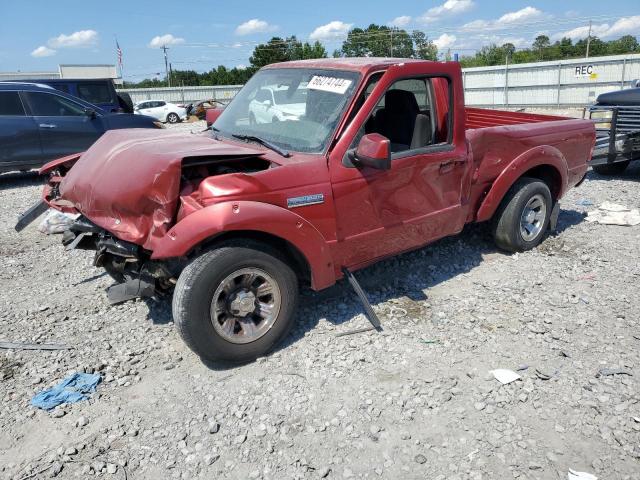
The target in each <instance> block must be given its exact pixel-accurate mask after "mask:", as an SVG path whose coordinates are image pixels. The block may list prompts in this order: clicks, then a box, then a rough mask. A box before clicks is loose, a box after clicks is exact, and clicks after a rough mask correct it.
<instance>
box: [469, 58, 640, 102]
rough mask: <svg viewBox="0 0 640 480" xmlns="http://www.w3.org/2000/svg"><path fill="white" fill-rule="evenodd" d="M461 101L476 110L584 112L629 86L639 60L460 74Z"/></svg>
mask: <svg viewBox="0 0 640 480" xmlns="http://www.w3.org/2000/svg"><path fill="white" fill-rule="evenodd" d="M463 79H464V87H465V101H466V103H467V105H473V106H478V107H514V108H516V107H541V108H554V107H583V106H586V105H588V104H590V103H593V102H594V101H595V99H596V98H597V97H598V95H600V94H601V93H605V92H610V91H612V90H617V89H621V88H624V87H627V88H628V87H630V86H633V82H634V81H635V80H637V79H640V55H616V56H609V57H597V58H589V59H573V60H562V61H554V62H540V63H521V64H514V65H506V64H505V65H503V66H494V67H476V68H466V69H464V70H463Z"/></svg>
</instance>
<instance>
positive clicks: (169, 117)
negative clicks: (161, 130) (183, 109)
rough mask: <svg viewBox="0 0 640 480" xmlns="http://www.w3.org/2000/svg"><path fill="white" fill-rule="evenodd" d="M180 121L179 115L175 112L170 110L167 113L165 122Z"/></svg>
mask: <svg viewBox="0 0 640 480" xmlns="http://www.w3.org/2000/svg"><path fill="white" fill-rule="evenodd" d="M179 121H180V117H179V116H178V114H177V113H173V112H171V113H170V114H168V115H167V122H169V123H178V122H179Z"/></svg>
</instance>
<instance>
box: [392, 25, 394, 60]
mask: <svg viewBox="0 0 640 480" xmlns="http://www.w3.org/2000/svg"><path fill="white" fill-rule="evenodd" d="M393 28H394V27H391V58H393Z"/></svg>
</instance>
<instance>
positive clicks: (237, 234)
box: [188, 230, 311, 282]
mask: <svg viewBox="0 0 640 480" xmlns="http://www.w3.org/2000/svg"><path fill="white" fill-rule="evenodd" d="M236 239H241V240H253V241H254V242H259V243H263V244H265V245H268V246H270V247H271V248H273V249H275V250H276V251H277V252H278V253H280V254H281V255H283V256H284V257H285V260H287V262H288V263H289V266H291V268H293V270H294V271H295V273H296V275H297V276H298V278H299V279H300V280H304V281H306V282H310V281H311V267H310V266H309V262H308V261H307V259H306V258H305V256H304V255H303V254H302V252H300V250H298V248H297V247H296V246H295V245H293V244H292V243H291V242H289V241H287V240H285V239H283V238H280V237H277V236H275V235H271V234H270V233H265V232H258V231H254V230H238V231H233V232H225V233H222V234H220V235H216V236H215V237H212V238H209V239H207V240H205V241H204V242H203V243H201V244H200V245H198V246H197V247H196V248H195V249H194V250H192V251H191V252H190V253H189V255H188V256H189V257H193V256H195V255H197V254H198V253H199V252H201V251H202V250H204V249H206V248H209V247H212V246H214V245H216V244H218V243H221V242H225V241H228V240H236Z"/></svg>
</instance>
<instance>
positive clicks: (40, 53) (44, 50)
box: [31, 45, 56, 58]
mask: <svg viewBox="0 0 640 480" xmlns="http://www.w3.org/2000/svg"><path fill="white" fill-rule="evenodd" d="M55 54H56V51H55V50H53V49H51V48H48V47H45V46H44V45H40V46H39V47H38V48H36V49H35V50H34V51H33V52H31V56H32V57H36V58H38V57H50V56H51V55H55Z"/></svg>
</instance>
